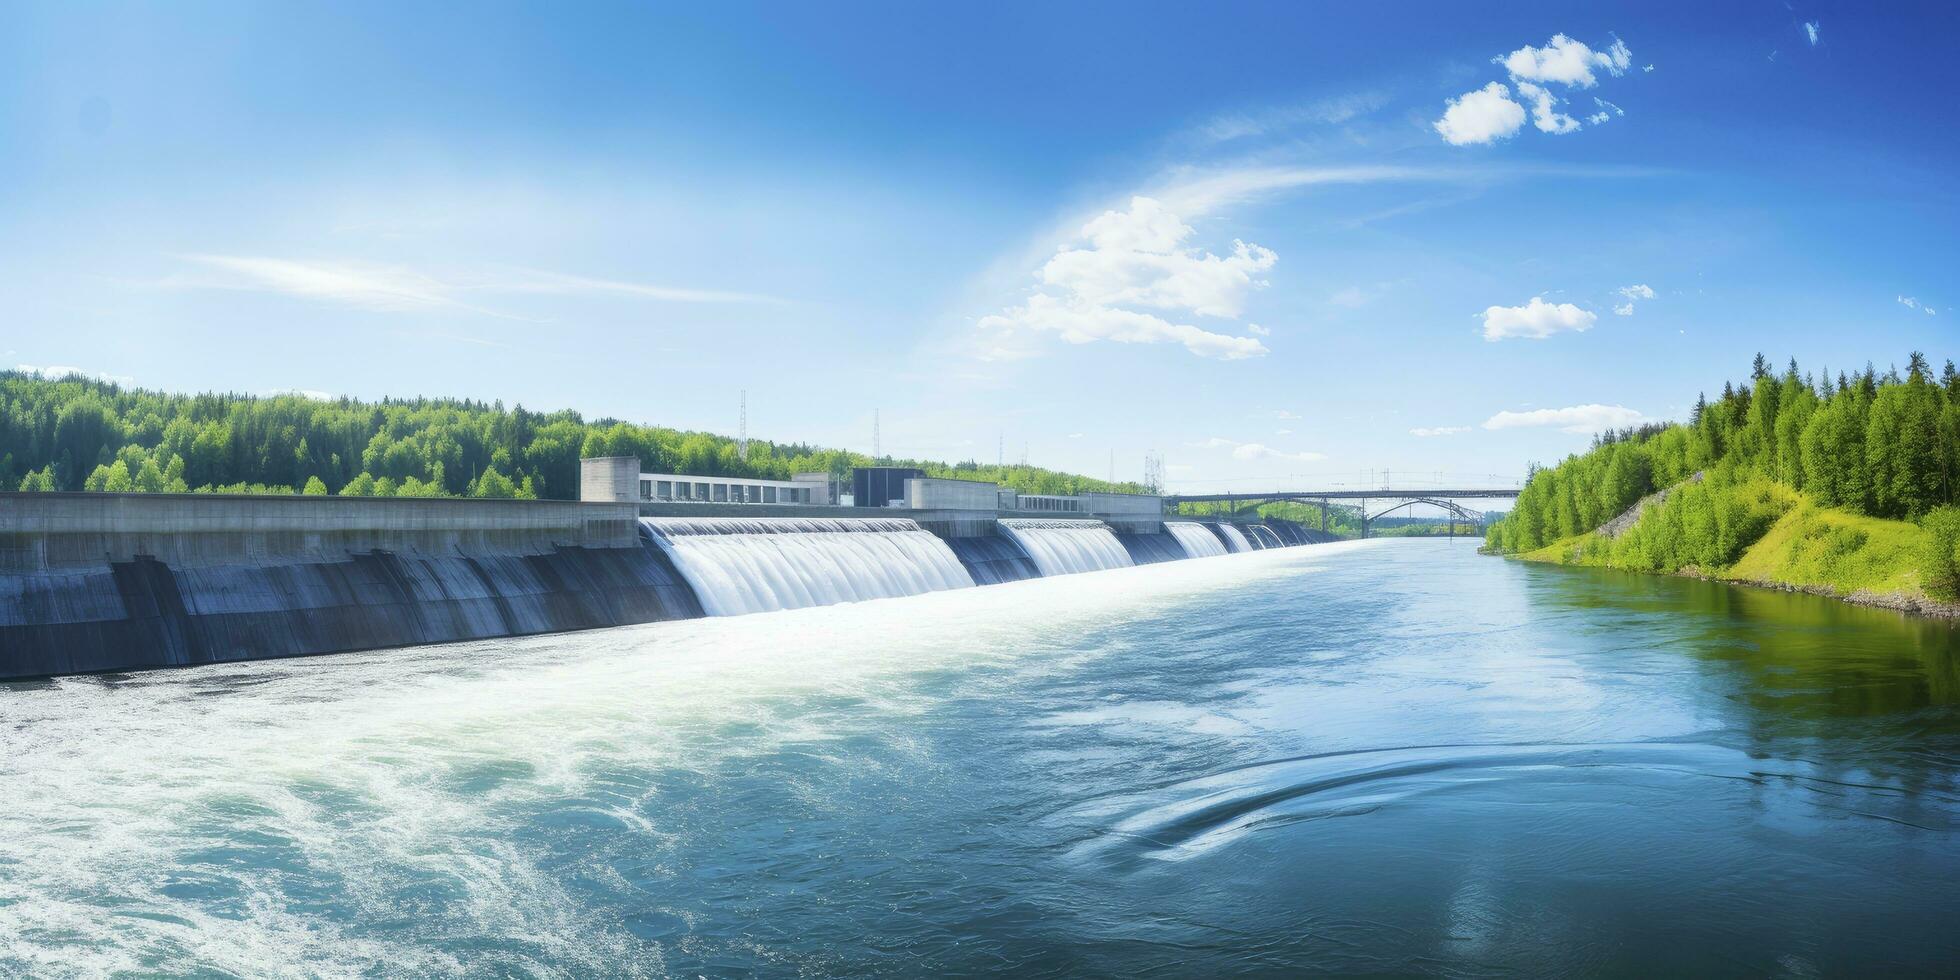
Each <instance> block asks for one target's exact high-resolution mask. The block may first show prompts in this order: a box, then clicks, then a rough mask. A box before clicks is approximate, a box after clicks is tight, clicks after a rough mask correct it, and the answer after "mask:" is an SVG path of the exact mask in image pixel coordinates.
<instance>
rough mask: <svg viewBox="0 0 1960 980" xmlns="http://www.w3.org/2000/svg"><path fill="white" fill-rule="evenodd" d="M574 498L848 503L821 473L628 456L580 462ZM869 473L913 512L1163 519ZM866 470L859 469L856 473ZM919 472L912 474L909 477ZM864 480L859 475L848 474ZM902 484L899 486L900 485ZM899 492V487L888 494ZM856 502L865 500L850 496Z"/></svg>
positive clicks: (1100, 503)
mask: <svg viewBox="0 0 1960 980" xmlns="http://www.w3.org/2000/svg"><path fill="white" fill-rule="evenodd" d="M579 465H580V474H579V475H580V484H579V499H581V500H590V501H608V502H614V503H631V502H639V503H649V504H770V505H775V506H785V505H787V506H814V507H824V506H830V507H836V506H843V507H849V506H851V505H852V504H853V503H854V502H855V501H854V500H853V495H852V494H848V493H842V492H841V491H842V490H843V489H844V487H845V485H844V484H842V483H840V482H838V481H833V480H832V479H831V478H830V474H828V473H798V474H796V475H795V477H793V478H792V479H788V480H755V479H749V478H747V477H729V476H689V475H687V474H685V473H647V472H643V471H642V470H641V469H640V461H639V459H638V458H636V457H633V456H606V457H600V458H597V459H585V460H580V461H579ZM870 471H871V472H875V473H880V474H896V476H895V477H894V478H893V479H890V480H888V481H887V483H889V484H890V486H888V487H880V488H879V489H880V491H881V493H884V494H887V495H888V499H886V502H885V503H884V506H885V507H895V508H901V509H910V510H914V511H992V512H996V513H999V514H1001V515H1003V516H1010V515H1017V514H1018V515H1025V516H1028V517H1081V518H1097V519H1101V520H1103V521H1105V522H1109V523H1110V524H1111V525H1112V526H1117V527H1124V528H1130V527H1138V528H1144V527H1152V526H1154V525H1155V523H1156V522H1158V521H1161V520H1162V519H1163V512H1164V502H1163V498H1162V497H1158V496H1154V495H1151V494H1134V493H1097V492H1084V493H1079V494H1073V495H1058V494H1038V493H1019V492H1016V491H1014V490H1010V489H1008V488H1006V487H1002V486H997V485H995V484H993V483H991V482H987V481H982V480H954V479H948V478H944V477H928V476H925V475H924V474H923V473H922V472H920V471H918V470H903V469H896V468H891V467H884V468H870ZM866 472H867V470H864V469H861V470H859V471H858V473H857V474H854V478H855V477H861V476H864V475H865V474H866ZM912 474H918V475H912ZM854 482H857V483H863V482H865V481H864V480H859V479H854ZM901 488H902V489H901ZM894 491H899V492H894ZM857 499H858V500H863V499H865V498H857Z"/></svg>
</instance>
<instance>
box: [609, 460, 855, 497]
mask: <svg viewBox="0 0 1960 980" xmlns="http://www.w3.org/2000/svg"><path fill="white" fill-rule="evenodd" d="M579 467H580V472H579V499H580V500H600V501H612V502H631V501H640V502H643V503H682V504H687V503H694V504H778V505H783V504H787V505H791V506H802V505H808V506H816V507H822V506H830V505H833V504H835V503H837V501H835V500H833V499H831V494H830V491H831V481H830V474H828V473H798V474H796V475H795V477H793V478H792V479H788V480H757V479H752V478H749V477H734V476H689V475H687V474H684V473H646V472H642V471H641V470H640V460H639V458H638V457H635V456H602V457H599V458H596V459H583V460H580V461H579Z"/></svg>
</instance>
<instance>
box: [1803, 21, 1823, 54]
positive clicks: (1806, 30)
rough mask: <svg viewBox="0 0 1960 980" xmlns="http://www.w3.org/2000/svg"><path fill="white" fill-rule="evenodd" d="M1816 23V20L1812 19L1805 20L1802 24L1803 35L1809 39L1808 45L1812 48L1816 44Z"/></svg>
mask: <svg viewBox="0 0 1960 980" xmlns="http://www.w3.org/2000/svg"><path fill="white" fill-rule="evenodd" d="M1818 24H1819V22H1818V21H1814V20H1812V21H1805V22H1804V25H1803V35H1804V37H1806V38H1809V39H1810V46H1811V47H1813V48H1814V47H1816V46H1817V27H1818Z"/></svg>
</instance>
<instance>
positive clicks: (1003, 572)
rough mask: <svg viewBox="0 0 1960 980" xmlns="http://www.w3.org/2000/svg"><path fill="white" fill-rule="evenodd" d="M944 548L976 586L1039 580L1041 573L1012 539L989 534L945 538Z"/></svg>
mask: <svg viewBox="0 0 1960 980" xmlns="http://www.w3.org/2000/svg"><path fill="white" fill-rule="evenodd" d="M946 546H947V547H949V548H951V549H953V554H955V555H957V556H959V559H960V564H962V565H965V566H966V571H967V574H969V575H971V576H973V584H975V585H999V584H1001V583H1002V582H1019V581H1022V580H1023V579H1031V578H1040V577H1041V570H1040V569H1038V568H1036V567H1034V561H1033V560H1031V559H1029V558H1028V553H1027V552H1025V551H1022V550H1021V546H1020V545H1019V544H1016V543H1015V542H1014V539H1013V538H1010V537H1006V536H1003V535H988V536H986V537H978V538H948V539H946Z"/></svg>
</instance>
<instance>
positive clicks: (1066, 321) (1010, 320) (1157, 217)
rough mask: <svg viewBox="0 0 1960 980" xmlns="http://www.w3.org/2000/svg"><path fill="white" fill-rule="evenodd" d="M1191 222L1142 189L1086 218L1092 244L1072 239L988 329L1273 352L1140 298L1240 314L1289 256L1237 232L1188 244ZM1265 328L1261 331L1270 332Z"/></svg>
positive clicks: (1225, 352) (1204, 351) (1223, 351)
mask: <svg viewBox="0 0 1960 980" xmlns="http://www.w3.org/2000/svg"><path fill="white" fill-rule="evenodd" d="M1191 234H1192V230H1191V227H1190V226H1189V225H1187V224H1185V223H1184V222H1183V221H1182V220H1180V219H1179V218H1178V216H1177V215H1175V214H1173V213H1171V211H1170V210H1169V209H1167V208H1166V207H1164V205H1163V204H1162V203H1161V202H1159V201H1157V200H1155V199H1153V198H1148V197H1142V196H1138V197H1134V198H1132V199H1131V200H1130V207H1129V210H1127V211H1115V210H1111V211H1105V212H1103V213H1102V214H1101V215H1100V216H1098V217H1096V218H1094V219H1093V220H1091V221H1089V222H1088V223H1087V224H1085V225H1083V226H1082V230H1081V234H1080V236H1079V239H1086V240H1087V243H1088V244H1087V247H1078V246H1077V245H1075V244H1065V245H1063V246H1062V247H1061V248H1060V249H1058V250H1057V251H1056V253H1055V255H1054V256H1053V257H1052V258H1050V259H1049V260H1048V262H1047V263H1046V264H1045V265H1043V266H1042V267H1041V270H1040V271H1039V272H1038V273H1037V274H1036V278H1037V279H1038V280H1039V281H1040V285H1039V287H1037V291H1036V292H1034V293H1032V294H1030V295H1029V296H1028V298H1027V301H1026V302H1024V303H1022V304H1021V305H1019V306H1013V307H1009V308H1008V309H1006V310H1004V311H1002V312H1000V313H997V314H993V315H991V316H986V317H983V318H981V320H980V323H979V326H980V327H981V329H983V330H1013V329H1026V330H1035V331H1046V332H1051V333H1056V334H1060V335H1061V337H1062V339H1063V340H1066V341H1068V342H1069V343H1074V344H1086V343H1092V342H1094V341H1098V340H1108V341H1114V342H1117V343H1132V344H1158V343H1176V344H1182V345H1183V346H1184V348H1185V349H1186V350H1189V351H1190V352H1191V353H1193V354H1197V355H1199V356H1200V357H1216V358H1221V359H1224V360H1238V359H1241V358H1247V357H1258V356H1260V355H1262V354H1265V353H1267V352H1268V351H1267V348H1266V345H1265V344H1263V343H1260V342H1259V340H1258V339H1256V338H1255V337H1237V336H1232V335H1230V334H1223V333H1216V332H1213V331H1209V330H1204V329H1202V328H1200V327H1196V326H1193V325H1191V324H1187V323H1176V322H1173V321H1171V320H1168V319H1166V318H1164V317H1162V316H1158V315H1156V314H1155V313H1148V312H1143V311H1140V310H1137V309H1133V308H1132V307H1146V308H1150V309H1158V310H1175V311H1185V312H1189V313H1191V314H1195V315H1197V316H1207V317H1217V318H1227V319H1236V318H1237V317H1238V316H1239V314H1240V312H1241V311H1242V310H1243V307H1244V302H1245V298H1246V295H1247V294H1248V293H1250V292H1251V291H1252V290H1254V289H1257V288H1259V287H1262V286H1264V285H1265V282H1264V281H1263V280H1261V279H1259V278H1257V276H1258V275H1259V274H1260V273H1263V272H1265V271H1266V270H1268V269H1271V268H1272V267H1273V265H1274V264H1275V263H1276V262H1278V261H1279V256H1278V255H1276V254H1274V252H1273V251H1272V250H1271V249H1267V248H1262V247H1261V246H1258V245H1253V244H1249V243H1246V242H1234V243H1233V248H1232V254H1230V255H1228V256H1220V255H1215V254H1212V253H1209V252H1204V251H1202V250H1198V249H1192V248H1187V247H1186V246H1185V244H1184V242H1185V240H1186V239H1187V238H1189V237H1190V236H1191ZM1263 329H1264V328H1259V330H1257V331H1254V332H1255V333H1259V335H1261V336H1264V335H1266V334H1265V333H1264V332H1263Z"/></svg>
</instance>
